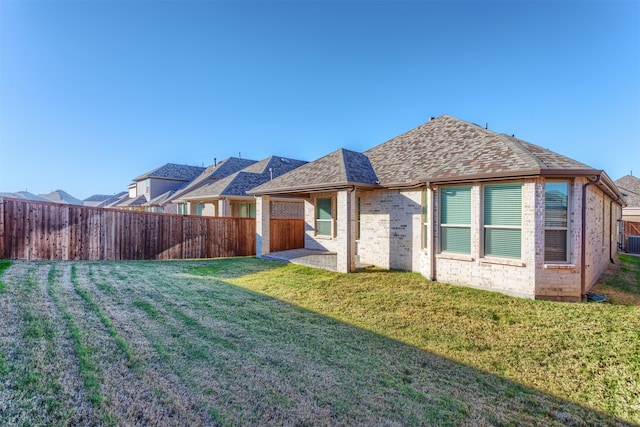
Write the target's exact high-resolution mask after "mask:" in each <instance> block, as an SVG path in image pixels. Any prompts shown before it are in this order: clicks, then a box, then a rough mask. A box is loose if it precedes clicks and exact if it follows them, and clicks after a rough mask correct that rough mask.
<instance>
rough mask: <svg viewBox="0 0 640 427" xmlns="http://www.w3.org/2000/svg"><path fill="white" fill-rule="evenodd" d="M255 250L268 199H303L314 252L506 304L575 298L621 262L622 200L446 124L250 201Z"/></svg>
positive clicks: (599, 178)
mask: <svg viewBox="0 0 640 427" xmlns="http://www.w3.org/2000/svg"><path fill="white" fill-rule="evenodd" d="M249 193H250V194H253V195H255V196H256V197H257V219H256V221H257V235H258V236H257V253H258V256H265V255H268V254H269V253H270V248H269V237H268V236H269V232H268V231H269V217H270V210H269V209H263V207H265V206H269V203H270V200H271V198H274V197H278V198H282V197H296V198H302V199H303V200H304V204H305V220H306V221H305V222H306V227H305V228H306V235H305V247H306V248H308V249H317V250H323V251H330V252H335V253H336V258H337V270H338V271H341V272H351V271H354V270H355V264H356V257H357V258H359V261H360V262H362V263H366V264H373V265H376V266H378V267H382V268H387V269H400V270H409V271H414V272H419V273H421V274H423V275H424V276H426V277H428V278H430V279H432V280H438V281H440V282H445V283H451V284H459V285H465V286H471V287H476V288H480V289H486V290H491V291H496V292H502V293H505V294H509V295H514V296H520V297H528V298H539V299H555V300H568V301H578V300H580V299H581V298H582V296H583V295H584V294H585V293H586V291H587V290H588V289H589V288H590V287H591V286H593V284H594V283H595V281H596V280H597V279H598V277H599V276H600V274H601V273H602V272H603V271H604V269H605V268H606V267H607V265H608V264H609V263H610V262H613V261H614V259H615V254H616V248H617V244H618V236H619V234H618V232H617V229H618V228H617V227H618V221H619V219H620V216H621V209H622V206H624V204H625V203H624V201H623V199H622V195H621V193H620V191H619V190H618V188H617V187H616V186H615V184H614V183H613V182H612V181H611V179H610V178H609V177H608V176H607V174H606V173H605V172H604V171H601V170H596V169H593V168H592V167H589V166H587V165H584V164H582V163H579V162H577V161H575V160H572V159H570V158H567V157H564V156H562V155H560V154H557V153H554V152H552V151H549V150H547V149H544V148H541V147H538V146H536V145H533V144H530V143H528V142H525V141H522V140H519V139H517V138H514V137H513V136H508V135H504V134H498V133H495V132H492V131H489V130H487V129H484V128H482V127H480V126H478V125H475V124H472V123H468V122H465V121H462V120H459V119H457V118H454V117H451V116H447V115H443V116H440V117H438V118H434V119H431V120H430V121H429V122H427V123H425V124H423V125H421V126H418V127H417V128H415V129H413V130H410V131H408V132H406V133H404V134H402V135H400V136H398V137H396V138H393V139H391V140H389V141H387V142H385V143H383V144H381V145H378V146H376V147H374V148H372V149H370V150H368V151H365V152H363V153H358V152H354V151H349V150H345V149H340V150H337V151H335V152H333V153H330V154H328V155H326V156H324V157H322V158H320V159H317V160H315V161H313V162H311V163H308V164H306V165H304V166H301V167H299V168H298V169H296V170H294V171H292V172H290V173H287V174H285V175H283V176H281V177H279V178H276V179H273V180H272V181H270V182H268V183H266V184H263V185H261V186H259V187H257V188H254V189H253V190H251V191H250V192H249Z"/></svg>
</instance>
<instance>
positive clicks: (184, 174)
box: [113, 163, 205, 211]
mask: <svg viewBox="0 0 640 427" xmlns="http://www.w3.org/2000/svg"><path fill="white" fill-rule="evenodd" d="M204 170H205V168H204V167H199V166H188V165H177V164H175V163H167V164H165V165H163V166H160V167H158V168H156V169H153V170H151V171H149V172H147V173H145V174H143V175H140V176H139V177H137V178H134V179H133V183H131V184H130V185H129V186H128V187H127V188H128V190H129V197H127V198H126V199H125V200H123V201H121V202H120V203H118V204H116V205H114V206H113V207H117V208H120V209H129V210H139V211H144V210H145V208H144V205H145V204H146V203H147V202H148V201H150V200H152V199H154V198H156V197H158V196H160V195H161V194H164V193H166V192H167V191H171V190H175V189H177V188H180V187H181V186H184V185H185V184H188V183H189V182H191V181H193V180H194V179H195V178H197V177H198V176H199V175H200V174H202V172H204Z"/></svg>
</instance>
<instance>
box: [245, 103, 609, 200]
mask: <svg viewBox="0 0 640 427" xmlns="http://www.w3.org/2000/svg"><path fill="white" fill-rule="evenodd" d="M598 172H599V171H596V170H594V169H593V168H591V167H589V166H587V165H585V164H583V163H580V162H577V161H575V160H572V159H570V158H568V157H565V156H562V155H560V154H557V153H554V152H552V151H550V150H547V149H544V148H542V147H538V146H536V145H534V144H530V143H528V142H525V141H522V140H520V139H517V138H514V137H511V136H508V135H504V134H499V133H496V132H493V131H490V130H487V129H484V128H482V127H480V126H478V125H476V124H473V123H469V122H465V121H463V120H460V119H457V118H455V117H451V116H448V115H442V116H440V117H438V118H435V119H432V120H430V121H429V122H427V123H425V124H423V125H420V126H418V127H416V128H414V129H412V130H410V131H408V132H406V133H404V134H402V135H399V136H397V137H395V138H393V139H391V140H389V141H387V142H384V143H382V144H380V145H378V146H376V147H373V148H371V149H370V150H367V151H365V152H364V153H357V152H353V151H349V150H345V149H340V150H337V151H334V152H333V153H330V154H328V155H326V156H324V157H322V158H320V159H318V160H315V161H313V162H311V163H309V164H307V165H305V166H303V167H301V168H299V169H297V170H295V171H293V172H290V173H288V174H286V175H284V176H282V177H280V178H278V179H274V180H273V181H271V182H269V183H267V184H264V185H261V186H260V187H257V188H255V189H254V190H252V191H251V193H252V194H276V193H293V192H305V191H312V190H322V189H335V188H344V187H348V186H354V185H355V186H358V187H371V186H372V184H377V185H378V186H379V187H386V188H390V187H411V186H416V185H420V184H421V183H425V182H454V181H463V180H469V179H480V178H501V177H516V176H532V175H539V174H545V173H571V174H574V175H587V174H592V175H593V174H596V173H598Z"/></svg>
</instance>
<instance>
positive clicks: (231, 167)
mask: <svg viewBox="0 0 640 427" xmlns="http://www.w3.org/2000/svg"><path fill="white" fill-rule="evenodd" d="M255 163H257V162H256V160H249V159H241V158H239V157H229V158H227V159H224V160H221V161H219V162H217V163H215V164H213V165H210V166H208V167H207V168H206V169H205V170H204V171H203V172H202V173H201V174H200V175H198V176H197V177H196V178H195V179H193V180H192V181H191V182H188V183H185V184H184V185H182V186H180V187H179V188H177V189H175V190H172V191H168V192H166V193H164V194H162V195H160V196H158V197H156V198H154V199H152V200H149V202H147V203H146V204H145V206H164V205H165V204H167V203H170V202H172V201H173V200H177V199H179V198H180V197H182V196H183V195H185V194H188V193H190V192H191V191H194V190H195V189H197V188H200V187H202V186H204V185H207V184H210V183H213V182H215V181H217V180H219V179H222V178H225V177H227V176H229V175H231V174H233V173H235V172H238V171H240V170H242V169H244V168H246V167H248V166H251V165H253V164H255Z"/></svg>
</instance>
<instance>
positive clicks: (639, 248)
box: [627, 236, 640, 254]
mask: <svg viewBox="0 0 640 427" xmlns="http://www.w3.org/2000/svg"><path fill="white" fill-rule="evenodd" d="M627 252H628V253H630V254H640V236H628V237H627Z"/></svg>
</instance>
